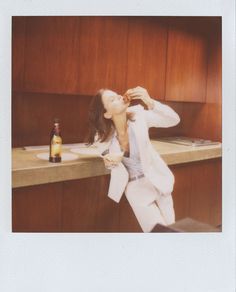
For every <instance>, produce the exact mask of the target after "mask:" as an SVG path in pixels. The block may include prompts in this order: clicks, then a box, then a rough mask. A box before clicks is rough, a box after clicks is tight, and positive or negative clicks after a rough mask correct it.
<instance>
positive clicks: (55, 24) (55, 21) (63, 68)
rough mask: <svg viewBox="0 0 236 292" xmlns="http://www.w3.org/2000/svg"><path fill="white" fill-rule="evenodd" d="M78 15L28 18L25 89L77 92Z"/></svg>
mask: <svg viewBox="0 0 236 292" xmlns="http://www.w3.org/2000/svg"><path fill="white" fill-rule="evenodd" d="M79 30H80V18H79V17H67V16H63V17H62V16H60V17H57V16H56V17H52V16H43V17H41V16H40V17H39V16H38V17H26V32H25V33H26V42H25V56H26V57H25V76H24V91H26V92H44V93H75V91H74V88H75V87H76V86H77V83H78V70H77V69H78V66H79V59H78V58H79V55H78V51H79Z"/></svg>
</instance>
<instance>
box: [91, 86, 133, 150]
mask: <svg viewBox="0 0 236 292" xmlns="http://www.w3.org/2000/svg"><path fill="white" fill-rule="evenodd" d="M105 90H107V89H104V88H103V89H100V90H99V91H98V92H97V94H96V95H95V96H94V97H93V99H92V101H91V103H90V106H89V113H88V123H89V133H88V136H87V139H86V142H87V143H88V144H89V145H91V144H93V143H94V138H95V135H96V134H97V135H98V139H99V141H100V142H104V141H106V140H108V139H109V138H110V137H111V135H112V134H113V132H114V130H115V127H114V124H113V121H112V119H106V118H105V117H104V113H105V112H106V110H105V108H104V104H103V102H102V95H103V92H104V91H105ZM127 118H128V119H129V120H132V118H133V114H132V113H127Z"/></svg>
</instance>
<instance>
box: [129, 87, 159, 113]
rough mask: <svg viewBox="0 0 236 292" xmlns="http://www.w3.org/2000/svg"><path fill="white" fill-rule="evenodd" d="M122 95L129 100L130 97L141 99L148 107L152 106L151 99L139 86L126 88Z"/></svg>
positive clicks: (151, 107)
mask: <svg viewBox="0 0 236 292" xmlns="http://www.w3.org/2000/svg"><path fill="white" fill-rule="evenodd" d="M124 96H125V97H127V99H128V100H129V101H130V100H132V99H140V100H142V101H143V102H144V103H145V104H146V105H147V107H148V109H153V107H154V101H153V99H152V98H151V97H150V96H149V94H148V92H147V90H146V89H145V88H143V87H141V86H137V87H135V88H131V89H128V90H127V91H126V93H125V94H124Z"/></svg>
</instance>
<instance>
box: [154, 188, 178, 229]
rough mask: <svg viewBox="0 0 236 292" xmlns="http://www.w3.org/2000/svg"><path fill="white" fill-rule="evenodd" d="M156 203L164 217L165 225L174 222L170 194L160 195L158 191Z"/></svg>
mask: <svg viewBox="0 0 236 292" xmlns="http://www.w3.org/2000/svg"><path fill="white" fill-rule="evenodd" d="M157 192H158V190H157ZM156 203H157V205H158V207H159V209H160V212H161V214H162V216H163V217H164V218H165V221H166V223H167V225H170V224H173V223H175V210H174V203H173V198H172V195H171V194H168V195H161V194H160V193H159V192H158V196H157V199H156Z"/></svg>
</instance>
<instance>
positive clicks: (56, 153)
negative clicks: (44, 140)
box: [49, 119, 62, 162]
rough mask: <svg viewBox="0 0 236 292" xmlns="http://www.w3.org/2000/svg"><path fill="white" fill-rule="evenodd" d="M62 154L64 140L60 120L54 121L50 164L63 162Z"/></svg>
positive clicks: (51, 135)
mask: <svg viewBox="0 0 236 292" xmlns="http://www.w3.org/2000/svg"><path fill="white" fill-rule="evenodd" d="M61 153H62V138H61V131H60V127H59V120H58V119H54V127H53V129H52V131H51V134H50V150H49V161H50V162H61Z"/></svg>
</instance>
